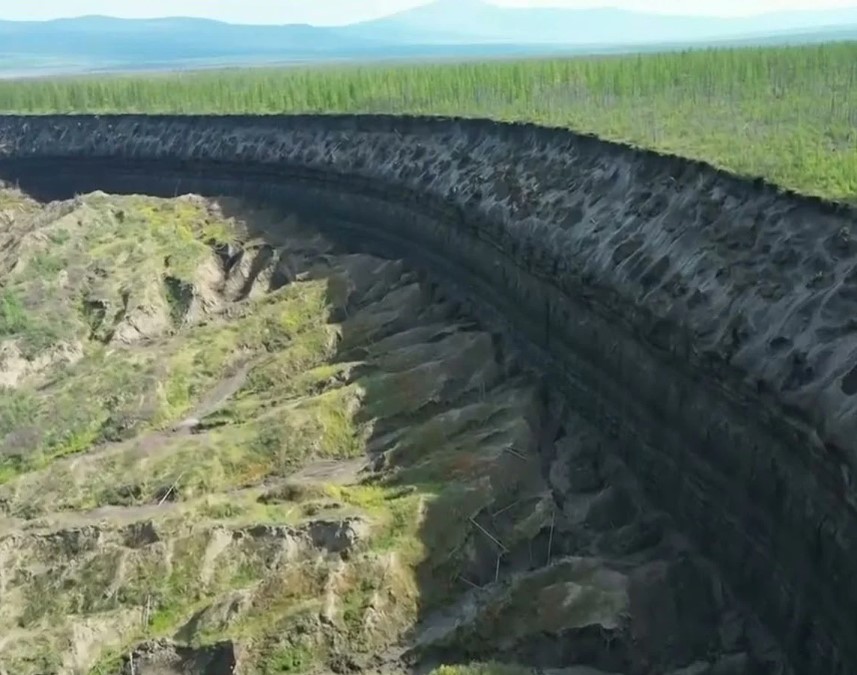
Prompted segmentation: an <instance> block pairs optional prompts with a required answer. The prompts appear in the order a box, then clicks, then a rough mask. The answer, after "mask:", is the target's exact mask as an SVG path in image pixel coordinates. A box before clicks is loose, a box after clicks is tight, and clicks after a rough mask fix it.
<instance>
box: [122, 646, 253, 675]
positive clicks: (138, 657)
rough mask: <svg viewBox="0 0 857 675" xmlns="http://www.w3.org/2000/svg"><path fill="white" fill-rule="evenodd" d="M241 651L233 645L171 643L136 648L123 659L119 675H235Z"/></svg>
mask: <svg viewBox="0 0 857 675" xmlns="http://www.w3.org/2000/svg"><path fill="white" fill-rule="evenodd" d="M240 657H241V649H240V648H239V647H238V645H236V644H235V643H234V642H232V641H226V642H218V643H216V644H213V645H210V646H207V647H199V648H193V647H187V646H183V645H179V644H176V643H174V642H172V641H170V640H158V641H153V642H146V643H143V644H141V645H139V646H138V647H137V648H136V649H134V650H133V651H132V652H131V653H130V654H129V655H127V656H126V657H124V658H123V663H122V670H121V671H120V674H121V675H238V673H239V672H240V671H239V666H240Z"/></svg>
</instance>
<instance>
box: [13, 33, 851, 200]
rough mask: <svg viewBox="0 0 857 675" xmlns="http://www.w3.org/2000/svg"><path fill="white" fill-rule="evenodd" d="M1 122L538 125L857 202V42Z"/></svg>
mask: <svg viewBox="0 0 857 675" xmlns="http://www.w3.org/2000/svg"><path fill="white" fill-rule="evenodd" d="M0 110H2V111H6V112H23V113H46V112H131V111H133V112H173V113H192V112H211V113H238V112H241V113H245V112H246V113H283V112H286V113H292V112H333V111H340V112H395V113H425V114H448V115H466V116H477V117H493V118H498V119H506V120H534V121H537V122H540V123H546V124H552V125H560V126H567V127H570V128H573V129H576V130H579V131H584V132H594V133H596V134H598V135H601V136H603V137H606V138H609V139H613V140H621V141H627V142H631V143H634V144H638V145H641V146H644V147H651V148H655V149H658V150H662V151H666V152H671V153H676V154H679V155H683V156H687V157H692V158H698V159H703V160H707V161H709V162H711V163H713V164H715V165H717V166H720V167H722V168H725V169H728V170H730V171H734V172H737V173H739V174H746V175H752V176H763V177H766V178H768V179H770V180H772V181H774V182H776V183H778V184H780V185H783V186H785V187H789V188H793V189H796V190H798V191H801V192H805V193H808V194H816V195H821V196H825V197H828V198H832V199H838V200H854V199H855V198H857V43H841V44H829V45H821V46H805V47H787V48H781V47H777V48H752V49H737V50H706V51H697V52H687V53H667V54H653V55H644V56H615V57H600V58H580V59H566V60H531V61H518V62H513V61H510V62H492V63H483V64H480V63H460V64H447V65H416V66H415V65H408V66H387V67H384V66H371V67H358V66H354V67H319V68H317V69H298V68H295V69H285V70H277V69H270V70H269V69H257V70H251V71H242V70H231V71H214V72H199V73H186V74H171V75H150V76H136V77H131V76H127V77H125V76H123V77H119V76H111V77H98V78H96V77H83V78H69V79H60V80H43V81H38V80H32V81H6V82H0Z"/></svg>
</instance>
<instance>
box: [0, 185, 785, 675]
mask: <svg viewBox="0 0 857 675" xmlns="http://www.w3.org/2000/svg"><path fill="white" fill-rule="evenodd" d="M0 294H2V295H0V483H1V484H0V673H3V674H4V675H30V674H32V675H48V674H52V673H57V674H59V673H62V674H75V675H76V674H78V673H80V674H89V675H96V674H97V675H107V674H111V675H112V674H115V673H123V674H129V673H133V674H134V675H173V674H175V675H180V674H184V673H194V674H196V673H199V674H204V675H220V674H226V673H243V674H250V673H263V674H270V673H300V672H319V673H327V672H335V673H343V672H357V671H361V672H362V671H369V672H390V673H393V672H428V671H432V670H435V669H439V670H440V672H443V673H446V674H447V675H453V674H455V673H480V674H482V673H484V674H485V675H490V674H493V673H498V674H500V673H502V674H509V675H513V674H514V673H523V672H529V671H532V670H534V669H542V670H555V671H557V672H562V673H566V674H567V675H609V674H615V675H620V674H623V675H664V674H670V675H756V674H758V675H768V674H771V675H773V674H775V673H786V672H790V671H788V668H787V667H786V666H785V664H784V663H783V661H782V658H781V656H780V654H779V652H778V650H777V649H776V648H775V647H774V646H773V643H772V642H771V640H770V639H769V638H768V636H767V634H766V633H765V631H764V630H763V629H762V628H761V627H760V626H759V625H758V624H757V623H756V622H755V621H754V620H753V618H752V617H751V616H749V615H748V614H747V613H746V612H745V611H744V610H743V608H742V607H741V605H740V604H739V603H738V602H737V601H736V600H735V599H734V598H733V597H732V596H731V595H730V593H729V590H728V588H726V587H725V585H724V584H723V583H722V581H721V580H720V578H719V576H718V574H717V572H716V570H714V569H713V568H712V567H711V566H710V565H709V564H708V563H707V562H706V561H705V560H704V559H702V558H701V557H700V556H698V555H697V554H696V553H695V552H694V550H693V549H692V548H691V547H690V545H689V544H688V543H687V542H686V541H685V540H684V539H683V538H682V537H681V536H680V535H679V534H678V533H677V532H676V531H675V529H674V528H673V525H672V523H671V522H670V520H669V518H667V517H666V516H665V515H664V514H662V513H659V512H657V511H655V510H654V509H653V508H651V506H650V505H649V504H647V502H646V501H645V499H644V498H643V497H642V496H641V493H640V491H639V489H638V487H637V485H636V483H635V481H634V479H633V477H632V476H631V475H630V474H629V473H628V471H627V470H626V468H625V467H624V466H623V465H622V464H621V463H620V462H619V461H617V460H616V459H615V458H612V457H610V456H608V455H607V454H606V453H605V452H604V451H603V449H602V448H603V445H604V444H603V442H602V438H601V436H600V432H599V429H598V428H597V427H595V426H593V425H591V424H589V423H588V422H587V420H586V419H584V418H582V417H580V416H578V415H577V414H576V413H575V411H574V410H573V409H570V408H569V407H568V406H567V405H566V404H565V403H564V401H563V400H562V399H561V398H560V397H558V396H557V395H556V394H555V392H552V391H550V390H549V389H548V388H547V387H545V386H544V384H543V383H542V380H541V379H540V378H539V375H538V373H534V372H531V371H529V370H528V369H527V368H526V367H524V365H523V364H521V363H519V362H518V360H517V359H516V357H515V354H513V353H510V351H509V350H508V345H507V344H506V343H505V342H504V340H503V338H502V336H500V335H498V334H495V333H493V332H492V331H491V330H490V329H489V328H488V327H486V326H482V325H479V324H478V323H477V322H476V321H474V320H473V319H472V318H471V317H470V316H469V314H468V309H467V307H466V305H464V304H462V303H459V302H457V301H456V300H455V298H451V297H448V296H447V295H446V294H445V293H444V291H443V289H442V288H440V287H438V286H437V285H436V284H434V283H433V282H432V281H431V280H428V279H425V278H423V277H421V276H420V275H419V274H417V273H416V272H414V271H412V270H409V269H408V267H407V266H406V265H405V264H404V263H403V262H402V261H398V260H384V259H379V258H374V257H371V256H367V255H362V254H349V253H348V252H347V251H343V250H340V249H339V248H337V246H336V245H334V244H333V243H332V242H330V241H328V240H326V239H325V238H324V237H323V236H322V235H320V234H319V233H318V232H317V231H316V230H315V229H314V228H313V227H311V224H308V223H299V222H297V221H296V220H295V219H294V218H290V217H287V216H284V215H282V214H277V213H274V212H271V211H266V210H264V209H261V208H256V207H254V206H253V205H250V204H246V203H241V202H239V201H235V200H232V199H225V198H224V199H203V198H201V197H196V196H192V195H187V196H181V197H177V198H175V199H156V198H152V197H145V196H139V195H137V196H121V197H120V196H110V195H106V194H103V193H93V194H89V195H85V196H81V197H78V198H76V199H74V200H71V201H66V202H57V203H51V204H39V203H37V202H35V201H33V200H31V199H29V198H28V197H27V196H26V195H24V194H22V193H20V192H17V191H15V190H13V189H11V188H5V189H3V190H2V191H0Z"/></svg>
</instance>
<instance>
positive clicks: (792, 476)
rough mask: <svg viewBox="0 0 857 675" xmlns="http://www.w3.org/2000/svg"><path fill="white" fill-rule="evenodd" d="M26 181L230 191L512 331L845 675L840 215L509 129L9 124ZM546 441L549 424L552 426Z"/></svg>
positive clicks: (775, 613) (847, 478)
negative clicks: (403, 265)
mask: <svg viewBox="0 0 857 675" xmlns="http://www.w3.org/2000/svg"><path fill="white" fill-rule="evenodd" d="M0 153H2V160H0V171H2V178H4V179H6V180H17V181H20V184H21V185H22V187H24V188H25V189H26V190H28V191H30V192H32V193H34V194H39V193H40V194H43V195H45V196H51V197H59V196H67V195H68V194H70V193H73V192H75V191H88V190H91V189H94V188H100V189H104V190H108V191H113V192H147V193H152V194H167V195H173V194H176V193H181V192H188V191H193V192H201V193H203V194H224V193H225V194H240V195H244V196H253V197H259V198H263V199H265V200H266V201H268V202H270V203H272V204H282V205H288V207H289V209H290V210H291V211H296V212H297V213H299V214H301V215H302V216H305V217H307V218H308V219H310V220H311V221H312V222H314V223H318V224H319V225H320V226H322V227H323V228H324V230H325V232H326V233H328V234H329V235H330V236H332V237H335V238H336V239H337V240H338V241H341V242H347V243H348V245H350V246H351V247H353V248H354V249H355V250H365V251H368V252H371V253H375V254H379V255H383V256H396V257H399V256H401V257H404V258H406V259H408V260H409V261H410V263H411V264H414V265H416V266H418V267H422V268H425V269H427V270H429V271H430V272H431V273H432V274H433V275H434V277H435V278H436V279H438V280H439V281H442V282H443V283H444V284H446V285H447V286H448V287H449V288H451V289H453V290H454V292H455V293H457V294H460V296H461V297H466V298H470V299H472V300H473V301H474V303H473V307H474V309H475V310H476V311H477V312H478V313H480V315H481V318H482V319H483V320H484V321H485V322H487V323H488V324H490V325H492V326H497V327H503V328H509V331H508V334H509V335H511V336H514V339H515V340H516V343H515V347H516V350H518V351H519V352H520V353H522V354H525V355H526V358H527V360H528V361H529V362H530V363H532V364H535V365H537V366H538V367H539V368H540V370H541V372H542V373H543V374H544V377H545V385H546V389H547V390H548V391H552V392H556V395H557V397H558V399H561V400H562V401H564V402H565V403H566V404H567V405H569V406H570V407H572V408H573V409H574V410H576V411H577V412H578V413H579V414H581V415H583V416H584V417H585V418H586V419H588V420H589V421H590V422H591V423H593V424H594V425H595V426H597V427H598V429H599V430H600V432H602V433H604V434H605V435H606V437H607V438H608V439H609V440H608V441H605V443H604V446H603V448H602V450H603V452H605V453H607V454H608V455H612V456H615V457H616V458H617V459H619V460H621V461H623V462H624V463H625V464H627V465H628V466H629V467H630V469H631V470H632V471H633V473H634V474H635V476H636V478H637V479H638V480H639V481H640V482H641V484H642V486H643V487H644V489H645V491H646V493H647V494H648V496H649V497H650V498H651V499H652V500H653V501H654V502H655V504H656V505H657V506H658V507H660V508H662V509H663V510H664V511H666V512H667V513H669V514H670V516H671V517H672V518H673V519H674V520H675V522H676V523H677V524H678V526H679V528H680V529H681V530H682V531H683V532H685V533H686V534H687V535H688V536H690V537H691V538H692V540H693V541H694V543H695V545H696V546H697V547H698V549H699V550H700V551H702V552H703V553H704V554H705V555H706V556H708V557H709V558H710V559H712V560H713V561H715V562H716V563H717V565H718V567H719V569H720V570H721V571H722V573H723V574H724V575H725V576H726V578H727V579H728V582H729V584H730V586H731V589H732V591H734V593H735V594H736V595H737V596H738V597H739V598H741V599H742V600H743V601H745V602H746V603H747V604H748V605H749V607H750V608H751V609H752V610H753V612H754V613H755V614H757V615H758V616H759V617H760V618H761V619H762V620H763V622H764V623H765V625H766V626H767V627H768V629H770V631H771V632H772V633H773V634H774V635H775V636H776V638H777V639H778V641H779V643H780V645H781V646H782V647H783V649H784V650H786V651H787V652H788V654H789V657H790V660H791V661H792V663H793V666H794V668H795V670H796V671H797V672H800V673H825V674H828V673H850V672H853V671H854V670H855V669H856V668H857V644H855V643H854V641H853V636H854V635H855V634H857V612H855V611H854V610H855V607H857V581H855V579H857V576H855V574H854V571H855V563H854V562H853V561H854V560H855V559H857V555H855V554H857V519H855V512H854V508H855V493H854V486H853V482H852V476H853V474H854V469H855V461H857V452H855V451H857V415H855V409H856V408H857V324H855V320H854V316H855V310H857V265H856V263H857V232H855V225H854V223H855V219H854V213H853V211H851V210H849V209H848V208H847V207H839V206H834V205H830V204H825V203H823V202H821V201H818V200H813V199H808V198H802V197H799V196H796V195H792V194H786V193H782V192H779V191H777V190H775V189H774V188H772V187H770V186H766V185H764V184H760V183H749V182H746V181H742V180H739V179H736V178H733V177H729V176H728V175H725V174H723V173H720V172H717V171H715V170H713V169H711V168H709V167H706V166H704V165H701V164H698V163H693V162H687V161H682V160H678V159H674V158H665V157H661V156H657V155H655V154H652V153H646V152H640V151H637V150H632V149H629V148H625V147H621V146H617V145H613V144H608V143H605V142H602V141H599V140H596V139H593V138H588V137H581V136H577V135H574V134H572V133H570V132H565V131H558V130H548V129H539V128H537V127H532V126H526V125H502V124H495V123H489V122H482V121H462V120H443V119H436V120H432V119H420V118H410V119H409V118H392V117H270V118H267V117H259V118H253V117H245V118H238V117H236V118H230V117H209V118H204V117H143V116H117V117H109V116H102V117H40V118H35V117H4V118H2V119H0ZM551 440H553V439H551Z"/></svg>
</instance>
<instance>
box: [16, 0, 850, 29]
mask: <svg viewBox="0 0 857 675" xmlns="http://www.w3.org/2000/svg"><path fill="white" fill-rule="evenodd" d="M425 2H426V0H0V19H14V20H23V19H35V20H41V19H53V18H57V17H68V16H81V15H84V14H106V15H110V16H122V17H128V18H150V17H161V16H200V17H208V18H212V19H219V20H221V21H230V22H234V23H279V24H282V23H313V24H317V25H339V24H345V23H351V22H354V21H359V20H363V19H370V18H375V17H378V16H383V15H385V14H391V13H393V12H396V11H400V10H403V9H408V8H410V7H415V6H417V5H420V4H424V3H425ZM492 2H494V4H502V5H507V6H519V7H527V6H529V7H532V6H537V5H541V6H562V7H598V6H601V7H603V6H618V7H623V8H626V9H634V10H640V11H653V12H662V13H671V14H702V15H717V16H740V15H746V14H756V13H761V12H768V11H780V10H790V9H823V8H834V7H854V6H855V5H857V0H707V1H704V0H606V1H600V0H492Z"/></svg>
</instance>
